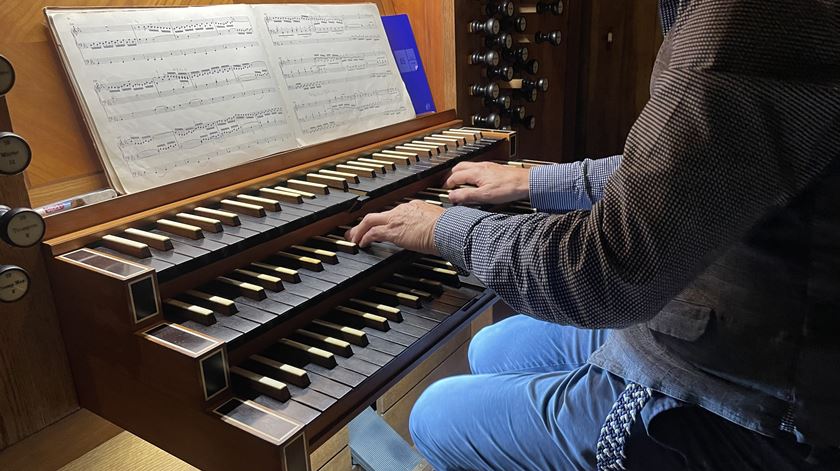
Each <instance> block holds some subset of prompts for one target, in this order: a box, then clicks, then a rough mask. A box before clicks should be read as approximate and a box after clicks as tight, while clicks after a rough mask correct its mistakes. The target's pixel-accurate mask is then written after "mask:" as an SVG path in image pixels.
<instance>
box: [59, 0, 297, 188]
mask: <svg viewBox="0 0 840 471" xmlns="http://www.w3.org/2000/svg"><path fill="white" fill-rule="evenodd" d="M47 16H48V18H49V20H50V22H51V25H52V26H53V30H54V32H55V34H56V36H57V43H58V45H59V48H60V51H59V52H60V53H61V54H62V55H63V58H64V60H65V61H66V62H67V65H69V68H70V70H71V71H72V76H71V79H72V80H73V81H74V82H75V87H76V91H77V94H78V95H80V96H79V98H80V101H81V102H82V106H83V108H85V109H83V111H84V112H85V115H86V119H87V120H89V121H92V123H90V122H89V123H88V124H89V127H90V128H91V133H92V134H93V138H94V141H95V144H96V145H97V147H98V148H99V149H98V150H99V152H100V154H101V156H102V157H103V159H102V160H103V162H104V163H105V164H106V167H108V168H107V170H108V173H109V174H110V175H109V177H110V178H111V180H112V183H113V184H114V186H115V189H116V190H117V191H120V192H122V193H125V192H128V193H131V192H136V191H140V190H144V189H148V188H152V187H156V186H160V185H163V184H166V183H171V182H175V181H179V180H183V179H186V178H189V177H193V176H196V175H201V174H204V173H208V172H212V171H215V170H219V169H223V168H229V167H231V166H234V165H237V164H240V163H243V162H246V161H249V160H253V159H255V158H259V157H263V156H266V155H269V154H272V153H276V152H279V151H282V150H286V149H290V148H293V147H297V141H296V139H295V137H296V136H295V133H294V129H293V127H292V126H291V125H290V116H289V115H288V114H287V113H288V110H287V108H286V105H285V104H284V101H283V98H282V96H281V95H280V93H279V91H278V87H277V83H278V82H277V81H275V77H274V76H273V75H274V71H273V70H274V69H273V68H272V67H271V66H270V64H269V61H268V57H267V56H266V53H265V50H264V49H263V47H262V44H261V34H259V33H258V32H257V30H256V28H255V24H254V19H253V16H252V11H251V8H250V7H249V6H245V5H225V6H212V7H200V8H191V7H190V8H155V9H101V10H60V9H58V10H48V11H47Z"/></svg>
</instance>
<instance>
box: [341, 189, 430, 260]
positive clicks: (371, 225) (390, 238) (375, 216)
mask: <svg viewBox="0 0 840 471" xmlns="http://www.w3.org/2000/svg"><path fill="white" fill-rule="evenodd" d="M443 211H444V209H443V208H441V207H439V206H435V205H433V204H429V203H424V202H422V201H416V200H415V201H411V202H410V203H404V204H401V205H399V206H397V207H396V208H394V209H392V210H390V211H385V212H384V213H371V214H368V215H367V216H365V217H364V219H362V222H360V223H359V225H358V226H356V227H354V228H352V229H350V230H349V231H347V233H346V234H345V235H344V237H345V238H346V239H347V240H349V241H350V242H355V243H357V244H359V245H360V246H362V247H367V246H369V245H370V244H371V243H373V242H392V243H394V244H396V245H399V246H400V247H402V248H405V249H408V250H413V251H415V252H420V253H425V254H430V255H439V253H438V250H437V247H435V224H437V221H438V219H439V218H440V215H441V214H443Z"/></svg>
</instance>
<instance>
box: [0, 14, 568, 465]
mask: <svg viewBox="0 0 840 471" xmlns="http://www.w3.org/2000/svg"><path fill="white" fill-rule="evenodd" d="M401 3H405V5H403V7H404V8H405V9H408V10H411V9H412V8H416V7H417V4H414V3H412V2H379V3H378V6H379V7H380V10H381V11H382V12H383V13H395V12H398V11H400V8H401V7H400V5H401ZM455 4H456V5H455V7H454V9H451V10H449V11H443V16H444V18H448V19H449V20H451V24H448V25H447V26H446V27H445V28H446V29H447V30H448V31H450V32H451V33H452V34H451V36H452V37H454V38H455V39H456V41H455V43H454V44H449V45H448V47H450V49H451V50H449V51H447V52H446V54H444V56H443V57H444V60H445V58H446V57H457V61H456V60H452V61H450V62H451V63H446V64H444V65H446V66H451V69H452V70H451V74H449V75H448V76H449V77H450V78H455V77H457V78H456V79H455V81H454V83H446V84H444V85H445V88H446V89H447V90H449V89H450V88H451V89H452V90H455V89H457V91H458V93H457V103H456V102H455V100H454V99H449V100H448V101H446V102H444V103H438V105H439V106H440V105H445V106H444V107H445V108H447V107H455V106H457V108H458V113H457V114H456V112H455V111H454V110H447V111H442V112H439V113H433V114H427V115H422V116H418V117H417V118H415V119H412V120H409V121H405V122H401V123H398V124H394V125H390V126H386V127H383V128H379V129H374V130H371V131H368V132H364V133H361V134H355V135H351V136H346V137H342V138H339V139H334V140H331V141H328V142H324V143H320V144H315V145H310V146H307V147H302V148H298V149H295V150H291V151H286V152H282V153H279V154H275V155H271V156H268V157H266V158H263V159H260V160H254V161H251V162H248V163H245V164H241V165H237V166H235V167H232V168H228V169H224V170H219V171H215V172H212V173H208V174H205V175H201V176H197V177H193V178H189V179H187V180H183V181H179V182H176V183H171V184H166V185H164V186H160V187H157V188H154V189H151V190H144V191H140V192H135V193H131V194H127V195H122V196H119V197H117V198H114V199H110V200H107V201H103V202H99V203H96V204H92V205H89V206H82V207H79V208H75V209H72V210H70V211H66V212H62V213H58V214H55V215H50V216H47V217H42V216H41V214H39V213H37V212H34V211H32V210H29V209H27V208H28V207H29V206H31V205H30V201H34V202H36V203H37V204H36V205H40V204H44V203H46V202H52V201H56V200H60V199H66V198H67V197H69V196H71V195H73V194H79V193H83V192H85V191H91V190H95V189H98V188H101V187H102V186H104V184H103V177H102V175H103V173H102V170H101V167H98V165H99V163H98V162H96V161H95V160H94V159H93V157H94V156H95V153H94V151H93V146H92V144H91V142H90V140H89V137H88V135H87V133H85V131H84V124H85V123H84V118H82V117H81V116H80V114H79V113H78V111H76V108H75V103H74V102H73V95H72V92H71V90H70V87H69V86H68V84H67V83H66V82H65V79H64V77H63V74H62V73H61V71H60V70H59V67H60V66H59V64H58V61H57V60H56V57H55V52H54V51H52V50H51V46H52V45H51V44H48V43H47V41H46V39H45V38H46V37H47V34H46V33H45V32H43V31H41V30H40V28H42V27H43V23H42V17H41V16H39V15H40V12H37V13H35V12H33V13H32V14H31V15H29V16H26V15H24V16H23V17H22V18H21V19H20V21H19V24H17V25H16V27H15V28H13V29H12V30H11V33H10V37H12V38H15V39H16V40H18V39H21V41H19V42H17V41H10V42H8V43H4V42H3V41H2V40H0V52H6V49H8V52H9V54H8V55H7V57H8V59H7V58H4V57H2V56H0V152H2V153H0V183H2V185H0V309H1V310H2V311H3V313H2V315H0V338H2V340H3V341H4V343H5V344H6V345H10V346H11V348H10V349H8V350H7V351H5V352H0V357H2V358H0V359H3V360H4V362H5V363H6V364H14V365H16V366H15V369H14V370H13V371H11V372H9V373H8V374H6V373H3V374H0V383H2V385H3V386H5V390H12V391H15V394H11V395H6V394H5V393H2V392H0V407H2V408H3V415H4V420H5V418H6V417H11V419H10V420H8V421H7V422H5V423H3V422H2V421H0V449H2V448H4V447H6V446H8V445H10V444H12V443H14V442H15V441H18V440H20V439H21V438H23V437H25V436H27V435H29V434H31V433H33V432H35V431H37V430H38V429H40V428H43V427H44V426H46V425H48V424H49V423H51V422H53V421H55V420H57V419H58V418H60V417H62V416H65V415H66V414H68V413H71V412H72V411H73V410H75V409H76V408H78V407H84V408H87V409H90V410H91V411H93V412H95V413H96V414H99V415H101V416H102V417H104V418H106V419H108V420H110V421H112V422H114V423H115V424H117V425H119V426H120V427H123V428H125V429H127V430H129V431H131V432H132V433H134V434H136V435H138V436H140V437H141V438H143V439H145V440H147V441H149V442H151V443H153V444H155V445H157V446H159V447H161V448H163V449H164V450H166V451H168V452H170V453H172V454H174V455H175V456H177V457H179V458H181V459H183V460H185V461H188V462H189V463H190V464H193V465H195V466H198V467H200V468H202V469H231V468H236V467H240V466H241V465H242V464H243V463H244V462H247V463H248V466H249V468H253V469H288V470H304V469H316V468H317V467H318V466H321V465H322V464H323V463H318V464H313V462H312V461H311V460H312V458H311V456H312V454H313V452H316V451H317V450H318V449H319V448H320V447H322V446H324V445H325V444H326V443H328V442H329V441H330V440H333V439H334V438H335V437H336V436H339V435H341V434H342V433H346V432H343V431H344V430H345V429H346V426H347V424H348V423H349V422H350V421H351V420H352V419H353V418H354V417H355V416H357V415H358V414H359V413H360V412H361V411H363V410H364V409H365V408H368V407H369V406H371V404H373V403H374V402H376V401H377V398H380V397H381V396H383V394H387V393H388V392H389V390H390V389H391V388H393V387H394V386H395V385H399V384H400V381H402V380H403V379H404V378H406V377H407V376H408V375H410V374H411V372H412V371H413V370H414V369H419V370H423V371H426V370H424V368H427V366H424V362H426V361H427V360H429V359H430V358H433V357H435V355H436V354H437V353H436V352H438V351H439V350H441V349H446V348H448V347H446V345H447V342H450V341H451V340H452V339H453V338H455V337H458V338H462V336H461V334H460V332H463V331H464V330H465V329H466V330H469V324H470V322H471V321H472V319H473V318H475V317H476V315H478V314H479V313H482V312H486V311H487V310H488V309H490V308H491V307H493V306H494V305H495V304H496V303H497V302H498V298H497V296H496V295H495V294H494V293H493V292H491V291H490V290H488V289H486V288H485V287H484V286H483V285H482V283H481V282H480V281H479V280H478V279H476V278H475V277H472V276H462V275H459V274H458V272H456V271H455V270H454V269H453V267H452V266H451V265H449V264H448V262H446V261H445V260H442V259H440V258H437V257H428V256H422V255H419V254H416V253H411V252H408V251H405V250H402V249H400V248H398V247H396V246H393V245H390V244H383V243H376V244H374V245H373V246H372V247H370V248H361V247H358V246H356V245H355V244H352V243H349V242H347V241H345V240H344V237H343V234H344V233H345V232H346V231H347V230H348V229H349V228H350V227H352V226H353V225H355V224H356V223H357V222H358V221H359V220H360V218H362V217H363V216H364V215H365V214H368V213H370V212H377V211H382V210H384V209H388V208H391V207H394V206H395V205H397V204H399V203H401V202H405V201H410V200H413V199H421V200H424V201H427V202H430V203H432V204H436V205H441V206H448V205H449V201H448V198H447V190H444V189H442V188H441V185H442V182H443V180H444V178H445V175H446V172H447V171H448V170H449V169H451V168H452V167H453V166H454V165H456V164H457V163H458V162H463V161H468V160H491V161H497V162H506V163H508V164H509V165H517V166H530V165H541V164H544V163H545V162H540V161H529V160H524V161H521V160H516V158H517V155H518V154H521V147H522V146H526V147H527V146H533V145H534V144H531V143H529V139H530V137H528V136H531V135H537V134H536V133H539V132H540V129H541V127H540V125H541V123H544V122H546V120H545V119H544V118H545V116H546V113H548V112H555V111H558V112H559V111H560V110H562V108H561V107H562V104H563V101H562V99H559V100H557V101H552V97H561V98H562V97H563V96H565V95H564V93H562V92H563V90H564V89H565V88H566V87H565V86H560V87H557V86H556V85H555V84H558V83H562V80H558V79H557V78H556V77H555V75H552V73H551V72H550V71H551V70H553V69H552V68H551V67H548V68H547V67H546V63H547V58H548V56H547V55H546V54H541V53H538V52H537V51H540V50H542V51H544V50H546V48H555V49H557V48H559V49H562V48H564V47H565V44H566V41H567V38H568V33H567V32H566V29H564V28H565V26H563V25H559V26H556V25H554V23H551V24H549V23H550V22H551V21H555V20H558V19H563V18H567V17H568V14H569V7H568V6H566V7H565V8H564V6H563V2H543V1H540V2H536V3H534V4H533V5H524V4H520V3H519V2H511V1H490V2H475V1H472V0H469V1H461V0H459V1H457V2H455ZM438 8H443V7H438ZM571 10H572V12H573V13H574V8H572V9H571ZM439 15H440V12H439V11H438V10H435V11H434V12H432V13H428V12H427V16H422V15H418V16H413V17H412V23H413V24H414V27H415V33H416V35H417V37H418V38H420V37H422V36H423V34H424V33H426V32H428V31H432V30H433V29H432V26H433V25H432V24H431V21H427V20H428V19H429V18H431V19H435V20H439ZM535 26H536V29H535V28H534V27H535ZM549 27H551V28H549ZM552 28H553V29H552ZM33 31H34V32H35V33H32V32H33ZM27 34H35V37H34V38H28V40H23V39H26V35H27ZM33 45H34V46H33ZM48 47H50V49H48ZM30 57H31V58H32V60H29V59H28V58H30ZM427 59H429V58H428V57H424V60H427ZM439 60H440V58H438V57H432V58H431V60H427V64H428V67H429V69H430V70H434V68H435V64H438V65H439V62H435V61H439ZM436 80H438V78H437V77H431V76H430V81H431V82H432V86H433V92H435V94H436V97H437V96H446V93H443V94H441V93H439V92H440V91H441V90H440V89H438V88H437V87H436V85H435V83H437V82H436ZM549 84H551V87H549ZM552 92H556V93H555V94H554V95H552ZM3 95H7V96H8V97H9V99H8V101H7V100H6V98H4V96H3ZM454 95H455V94H454V93H452V94H450V96H451V97H454ZM45 102H48V103H50V108H49V109H47V108H45V106H44V103H45ZM459 116H460V118H459ZM13 124H14V130H13V128H12V125H13ZM546 124H548V123H546ZM545 127H546V128H552V126H548V125H546V126H545ZM504 128H513V130H511V129H504ZM552 129H553V128H552ZM564 129H565V128H564ZM517 130H522V131H525V130H529V132H526V133H524V134H525V140H524V141H523V142H521V143H520V136H521V134H518V133H517ZM530 130H533V131H530ZM564 132H565V131H564ZM555 134H556V132H555ZM30 163H31V165H32V167H33V168H30V169H29V170H27V172H26V178H24V175H23V173H22V172H23V171H24V170H26V169H27V166H29V165H30ZM79 169H82V170H79ZM84 169H87V170H84ZM84 171H86V172H87V173H84ZM62 173H63V176H62ZM68 207H69V205H68ZM495 210H497V211H501V212H508V213H523V212H530V211H532V210H531V208H530V204H529V203H528V202H527V201H522V202H516V203H513V204H510V205H505V206H504V207H500V208H495ZM32 325H37V326H38V327H37V329H36V330H28V329H27V328H25V327H24V326H32ZM30 328H31V327H30ZM65 351H66V354H65ZM39 368H42V369H41V370H39ZM45 371H50V372H51V374H45V373H44V372H45ZM424 374H425V373H424ZM3 389H4V388H0V390H3ZM21 401H23V402H21ZM27 401H29V402H27ZM385 402H389V403H393V400H392V399H388V401H385ZM36 410H37V411H40V413H38V414H36V413H34V411H36ZM7 411H14V413H13V414H9V413H7ZM344 439H345V441H346V437H345V438H344ZM345 444H346V443H345Z"/></svg>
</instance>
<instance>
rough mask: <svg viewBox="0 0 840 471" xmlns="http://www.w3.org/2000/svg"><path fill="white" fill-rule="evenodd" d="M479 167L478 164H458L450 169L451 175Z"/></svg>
mask: <svg viewBox="0 0 840 471" xmlns="http://www.w3.org/2000/svg"><path fill="white" fill-rule="evenodd" d="M479 165H480V163H479V162H459V163H458V164H457V165H455V166H454V167H452V173H455V172H460V171H463V170H470V169H474V168H476V167H478V166H479Z"/></svg>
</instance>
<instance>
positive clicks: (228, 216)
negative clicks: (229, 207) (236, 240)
mask: <svg viewBox="0 0 840 471" xmlns="http://www.w3.org/2000/svg"><path fill="white" fill-rule="evenodd" d="M193 212H194V213H197V214H198V215H199V216H202V217H207V218H212V219H217V220H219V221H221V223H222V224H224V225H226V226H238V225H240V224H241V222H240V221H239V216H237V215H236V213H232V212H230V211H223V210H220V209H210V208H204V207H198V208H195V209H193Z"/></svg>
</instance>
